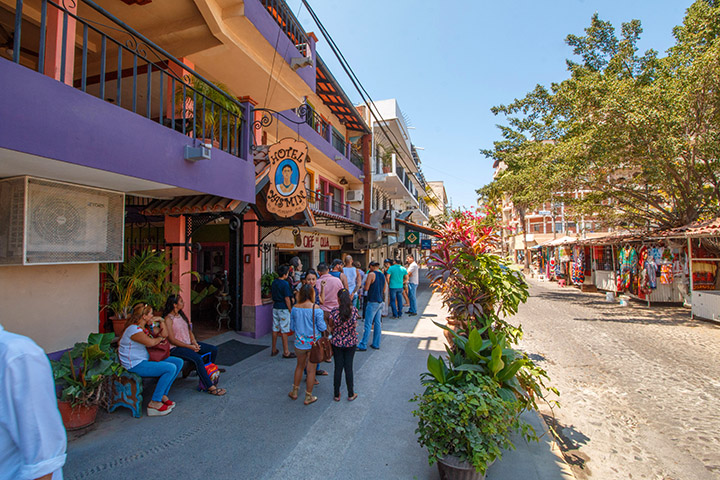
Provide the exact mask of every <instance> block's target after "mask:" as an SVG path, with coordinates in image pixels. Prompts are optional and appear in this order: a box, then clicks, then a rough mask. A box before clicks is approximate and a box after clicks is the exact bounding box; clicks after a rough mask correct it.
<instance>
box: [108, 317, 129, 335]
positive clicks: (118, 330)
mask: <svg viewBox="0 0 720 480" xmlns="http://www.w3.org/2000/svg"><path fill="white" fill-rule="evenodd" d="M110 320H112V324H113V332H115V336H116V337H117V338H120V337H122V334H123V332H124V331H125V321H126V320H127V319H125V318H118V317H110Z"/></svg>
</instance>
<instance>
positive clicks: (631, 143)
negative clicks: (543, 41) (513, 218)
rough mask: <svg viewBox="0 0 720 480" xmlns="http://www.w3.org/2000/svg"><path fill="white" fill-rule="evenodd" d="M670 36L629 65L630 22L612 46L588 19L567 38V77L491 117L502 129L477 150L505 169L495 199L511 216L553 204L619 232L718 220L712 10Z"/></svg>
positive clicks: (717, 89)
mask: <svg viewBox="0 0 720 480" xmlns="http://www.w3.org/2000/svg"><path fill="white" fill-rule="evenodd" d="M673 33H674V36H675V45H674V46H673V47H672V48H670V49H669V50H668V52H667V54H666V56H665V57H662V58H660V57H659V56H658V54H657V52H655V51H654V50H648V51H647V52H645V53H644V54H642V55H641V54H639V52H638V48H637V42H638V40H639V38H640V36H641V34H642V27H641V24H640V22H639V21H638V20H632V21H631V22H628V23H623V24H622V27H621V30H620V34H619V35H618V34H617V32H616V31H615V28H614V27H613V26H612V25H611V24H610V23H609V22H606V21H603V20H601V19H600V18H599V17H598V15H597V14H596V15H594V16H593V17H592V19H591V23H590V26H589V27H588V28H586V29H585V35H583V36H576V35H569V36H568V37H567V39H566V41H567V43H568V45H570V46H571V47H573V53H574V54H575V55H576V57H577V59H578V60H577V61H571V60H568V62H567V63H568V70H569V72H570V78H568V79H566V80H564V81H562V82H559V83H554V84H552V85H551V87H550V88H549V89H548V88H545V87H543V86H540V85H538V86H537V87H536V88H535V89H534V90H533V91H532V92H530V93H528V94H527V95H526V96H525V97H523V98H522V99H520V100H515V101H513V102H512V103H510V104H509V105H500V106H498V107H494V108H493V112H494V113H495V114H498V115H504V116H505V117H506V119H507V123H508V125H506V126H500V130H501V134H502V140H500V141H498V142H495V144H494V146H493V148H492V149H488V150H484V151H482V153H484V154H485V155H486V156H488V157H490V158H492V159H493V160H495V161H502V162H504V164H505V165H507V170H505V171H504V172H502V173H501V174H500V175H499V176H498V178H497V179H496V180H494V182H493V183H495V184H496V185H495V187H494V188H495V189H496V190H499V191H501V192H503V193H504V194H507V195H510V196H511V198H512V199H513V202H514V203H515V205H516V206H518V207H520V208H521V209H522V208H532V207H537V206H538V205H539V204H540V203H542V202H546V201H551V200H552V198H553V196H554V195H555V196H561V197H564V198H563V200H564V201H565V202H566V203H568V204H570V205H571V207H573V208H574V211H575V212H576V214H578V215H579V214H591V215H596V216H598V217H600V218H601V219H604V220H605V221H606V222H607V223H611V224H613V225H624V226H627V227H629V228H632V227H642V226H658V227H672V226H679V225H684V224H687V223H690V222H692V221H694V220H697V219H698V218H701V217H708V216H715V215H718V213H720V161H718V157H719V154H720V142H719V141H718V140H720V122H719V120H720V6H719V4H718V2H717V1H710V0H698V1H696V2H695V3H693V4H692V5H691V6H690V8H688V10H687V13H686V16H685V19H684V21H683V23H682V25H680V26H678V27H676V28H675V29H674V31H673ZM571 192H583V194H582V195H579V196H578V198H574V196H573V195H568V194H569V193H571Z"/></svg>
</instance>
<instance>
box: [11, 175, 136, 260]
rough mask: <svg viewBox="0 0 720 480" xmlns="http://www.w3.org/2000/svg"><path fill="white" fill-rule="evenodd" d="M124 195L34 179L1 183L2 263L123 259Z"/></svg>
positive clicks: (15, 179) (27, 178)
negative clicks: (4, 226) (5, 219)
mask: <svg viewBox="0 0 720 480" xmlns="http://www.w3.org/2000/svg"><path fill="white" fill-rule="evenodd" d="M124 203H125V198H124V194H122V193H116V192H111V191H107V190H100V189H95V188H89V187H83V186H79V185H72V184H67V183H62V182H55V181H50V180H42V179H37V178H32V177H20V178H13V179H8V180H4V181H1V182H0V219H3V220H4V218H3V216H7V223H6V222H4V221H3V222H0V225H7V228H6V229H3V227H2V226H0V265H19V264H24V265H38V264H54V263H102V262H120V261H122V259H123V227H124Z"/></svg>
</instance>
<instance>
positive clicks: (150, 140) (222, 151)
mask: <svg viewBox="0 0 720 480" xmlns="http://www.w3.org/2000/svg"><path fill="white" fill-rule="evenodd" d="M13 3H15V2H13ZM16 5H17V6H16V7H15V8H14V9H13V8H12V7H0V12H2V10H3V9H6V10H5V12H7V13H6V15H5V16H3V17H0V19H2V18H5V19H7V20H8V21H7V22H3V21H2V20H0V24H2V27H3V28H4V29H5V30H8V29H9V30H8V31H12V32H13V35H12V37H13V43H12V49H8V50H7V54H8V55H7V57H9V58H7V57H6V58H7V60H4V59H0V76H1V77H2V83H3V85H4V88H3V90H4V91H3V92H2V98H0V102H1V103H0V106H2V108H3V109H4V111H6V112H7V111H16V112H18V114H17V115H15V116H14V118H16V120H17V122H10V123H17V124H16V125H15V126H14V127H13V128H16V129H17V130H25V131H26V132H27V131H43V132H44V135H43V138H42V139H39V140H38V141H37V142H36V144H33V143H32V142H29V141H27V140H22V139H23V138H25V137H27V135H26V134H23V135H21V137H20V139H17V138H13V137H16V135H15V136H14V135H11V133H10V132H9V131H8V130H7V129H6V131H5V132H3V135H2V137H0V147H3V148H8V149H12V150H17V151H20V152H24V153H28V154H32V155H39V156H43V157H48V158H53V159H56V160H60V161H64V162H69V163H75V164H79V165H84V166H88V167H92V168H96V169H100V170H105V171H113V172H115V173H119V174H122V175H126V176H130V177H139V178H143V179H147V180H152V181H158V182H163V183H166V182H172V184H171V185H165V186H166V187H171V186H176V187H180V188H185V189H190V190H197V191H201V192H203V193H213V194H216V195H221V196H227V197H231V198H237V195H239V192H238V189H237V187H238V185H237V184H236V185H235V186H231V184H230V182H222V181H221V182H218V178H217V177H218V174H217V171H218V170H217V169H223V168H227V169H228V170H226V175H227V174H228V173H231V174H232V175H233V176H236V177H237V176H244V174H245V173H250V174H251V172H252V166H251V165H248V162H247V161H246V159H247V158H248V156H249V153H248V152H247V151H246V150H247V147H248V145H249V142H248V139H249V132H248V131H247V125H246V122H245V118H246V115H247V112H248V105H246V104H243V103H241V102H239V101H238V100H237V99H235V98H234V97H233V96H232V95H231V94H229V93H228V92H226V91H224V90H222V89H221V88H219V87H217V86H216V85H215V84H213V83H212V82H210V81H209V80H207V79H205V78H204V77H203V76H202V75H200V74H198V73H197V72H195V71H194V70H193V69H192V68H190V67H189V66H188V65H186V64H184V63H182V62H180V61H179V60H178V59H177V58H175V57H174V56H173V55H171V54H170V53H168V52H167V51H165V50H164V49H162V48H161V47H159V46H157V45H155V44H154V43H153V42H151V41H150V40H149V39H147V38H146V37H144V36H143V35H141V34H140V33H138V32H137V31H135V30H133V29H132V28H131V27H129V26H127V25H126V24H125V23H123V22H121V21H120V20H118V19H117V18H115V17H113V16H112V15H111V14H109V13H108V12H107V11H105V10H104V9H102V8H101V7H99V6H98V5H97V4H95V3H94V2H92V1H89V0H80V1H77V2H62V1H60V2H59V3H56V2H55V1H52V0H39V1H38V2H37V6H35V3H34V4H33V7H31V6H28V5H24V4H23V2H17V4H16ZM65 5H70V6H68V7H66V6H65ZM76 5H77V6H76ZM7 9H11V10H9V11H8V10H7ZM5 54H6V51H5V50H4V49H3V51H2V52H0V56H4V55H5ZM10 62H12V63H14V64H15V65H12V64H11V63H10ZM16 66H17V67H16ZM21 67H27V70H26V69H24V68H21ZM30 70H32V71H34V72H35V73H33V72H30ZM67 87H72V88H70V89H68V88H67ZM11 92H15V93H14V94H13V93H11ZM93 97H94V98H93ZM11 105H13V107H10V106H11ZM34 109H36V111H35V110H34ZM21 112H22V113H21ZM41 125H42V127H41ZM41 128H42V129H41ZM69 140H72V141H71V142H70V143H73V145H69V144H67V143H68V141H69ZM53 141H55V144H54V145H52V142H53ZM58 142H60V143H61V144H60V145H58ZM66 144H67V145H66ZM199 144H209V145H211V146H212V154H211V156H212V167H213V168H212V169H211V168H208V167H210V165H209V164H210V163H211V162H199V163H197V164H196V166H195V167H194V168H192V167H191V165H188V164H192V162H187V161H185V160H184V158H183V152H184V146H186V145H190V146H193V145H199ZM60 147H67V150H68V152H67V153H68V155H67V157H68V158H67V159H66V158H62V157H63V153H64V152H63V149H62V148H60ZM233 162H236V163H235V165H233ZM201 164H204V165H201ZM212 170H214V171H215V172H216V173H215V174H212V173H211V171H212ZM246 170H247V172H246ZM168 172H173V174H172V175H168ZM0 173H2V172H0ZM38 173H39V174H42V172H38ZM248 177H249V178H250V179H252V176H251V175H249V176H248ZM222 183H225V185H221V184H222ZM213 184H215V185H216V187H217V188H212V185H213ZM110 186H111V187H112V185H110ZM249 186H250V185H249V184H248V187H249ZM114 188H118V189H122V188H120V187H114ZM250 191H251V189H248V193H249V192H250ZM243 199H245V198H244V196H243Z"/></svg>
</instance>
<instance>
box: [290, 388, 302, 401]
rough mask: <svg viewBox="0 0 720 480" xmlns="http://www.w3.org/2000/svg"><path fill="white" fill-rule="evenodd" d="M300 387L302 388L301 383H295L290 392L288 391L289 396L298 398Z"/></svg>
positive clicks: (294, 398)
mask: <svg viewBox="0 0 720 480" xmlns="http://www.w3.org/2000/svg"><path fill="white" fill-rule="evenodd" d="M298 388H300V386H299V385H293V387H292V390H291V391H290V393H288V397H290V398H292V399H293V400H297V397H298Z"/></svg>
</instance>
